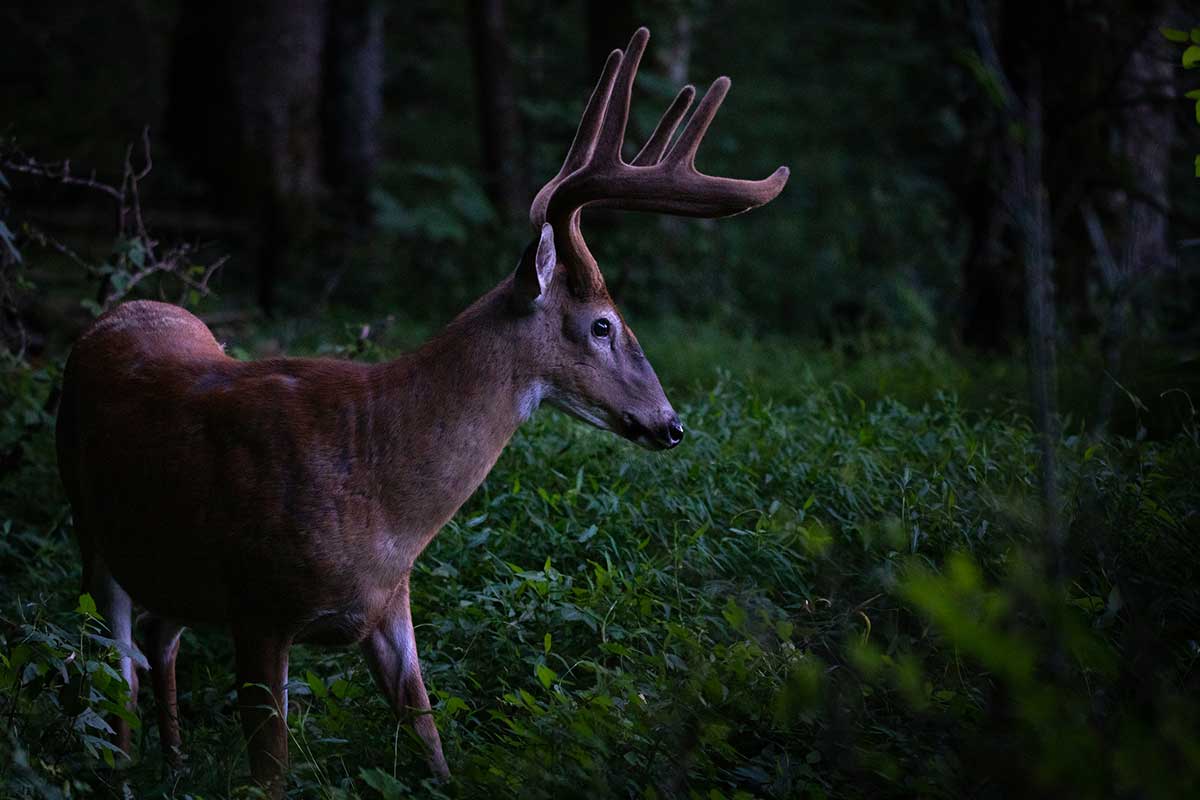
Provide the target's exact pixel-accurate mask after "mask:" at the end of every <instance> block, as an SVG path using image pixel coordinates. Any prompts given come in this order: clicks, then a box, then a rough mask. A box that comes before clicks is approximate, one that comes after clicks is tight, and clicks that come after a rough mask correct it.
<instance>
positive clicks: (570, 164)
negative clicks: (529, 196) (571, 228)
mask: <svg viewBox="0 0 1200 800" xmlns="http://www.w3.org/2000/svg"><path fill="white" fill-rule="evenodd" d="M622 60H623V57H622V53H621V51H620V50H613V51H612V52H611V53H609V54H608V60H607V61H605V62H604V69H603V70H602V71H601V73H600V80H599V81H597V82H596V88H595V89H593V90H592V94H591V97H589V98H588V103H587V106H586V107H585V108H584V110H583V116H582V117H581V118H580V120H579V128H578V129H576V131H575V138H574V139H573V140H572V141H571V149H570V150H568V151H567V157H566V158H565V159H564V160H563V164H562V167H560V168H559V170H558V174H557V175H555V176H554V177H553V178H551V179H550V180H549V181H547V183H546V185H545V186H543V187H542V188H541V190H539V191H538V193H537V195H536V196H535V197H534V198H533V205H531V206H530V208H529V220H530V222H532V223H533V225H534V227H535V228H540V227H541V226H542V225H543V224H544V223H545V222H546V211H547V208H548V206H549V205H550V200H551V198H552V197H553V196H554V191H555V189H557V188H558V185H559V184H560V183H562V182H563V180H564V179H565V178H566V177H567V176H568V175H570V174H571V173H572V172H574V171H576V170H577V169H579V168H580V167H582V166H583V165H584V164H586V163H587V162H588V161H589V160H590V159H591V157H592V153H593V151H594V150H595V147H596V137H597V136H598V135H599V132H600V126H601V124H602V123H603V122H604V118H605V116H606V115H605V111H606V110H607V109H608V101H609V97H610V96H611V95H612V90H613V80H614V78H615V77H616V75H617V70H618V69H619V68H620V66H621V62H622Z"/></svg>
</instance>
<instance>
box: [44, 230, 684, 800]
mask: <svg viewBox="0 0 1200 800" xmlns="http://www.w3.org/2000/svg"><path fill="white" fill-rule="evenodd" d="M549 241H552V237H547V242H549ZM550 247H551V249H550V253H549V256H550V257H551V258H552V257H553V250H552V246H550ZM549 263H550V264H553V263H554V262H553V261H550V262H549ZM521 269H522V270H525V271H526V272H527V271H529V270H531V269H533V266H532V265H530V264H523V265H522V268H521ZM562 273H563V270H562V268H561V266H560V267H559V268H558V269H557V270H556V274H558V275H560V276H561V275H562ZM533 285H534V286H539V284H538V282H537V280H536V279H535V280H534V281H533ZM565 285H566V281H565V279H564V278H561V277H559V278H558V279H557V280H552V282H551V285H550V286H549V287H547V288H546V290H545V291H541V292H540V294H539V295H538V296H536V297H534V298H532V299H530V298H523V297H516V296H515V295H514V288H513V279H512V278H510V279H506V280H505V281H504V282H502V283H501V284H500V286H498V287H497V288H496V289H495V290H493V291H492V292H490V293H489V294H487V295H485V296H484V297H483V298H481V299H480V300H479V301H478V302H477V303H475V304H474V305H473V306H472V307H471V308H469V309H468V310H467V311H465V312H464V313H463V314H462V315H460V316H459V317H458V318H457V319H455V320H454V321H453V322H452V323H451V324H450V325H449V326H447V328H446V329H445V330H444V331H443V332H442V333H441V334H439V335H438V336H437V337H435V338H434V339H432V340H431V341H429V342H428V343H427V344H425V345H424V346H423V347H422V348H420V349H419V350H417V351H416V352H414V353H411V354H409V355H405V356H402V357H401V358H398V359H396V360H394V361H391V362H388V363H385V364H378V365H364V364H357V363H352V362H347V361H337V360H328V359H289V358H276V359H269V360H264V361H252V362H240V361H237V360H234V359H232V358H230V357H228V356H227V355H225V353H224V352H223V350H222V348H221V346H220V345H219V344H218V343H217V341H216V339H214V338H213V335H212V333H211V332H210V331H209V330H208V328H207V327H205V325H204V324H203V323H202V322H201V321H200V320H198V319H197V318H196V317H194V316H193V315H191V314H190V313H188V312H187V311H184V310H183V309H180V308H177V307H175V306H170V305H166V304H163V303H155V302H133V303H128V304H125V305H122V306H120V307H118V308H117V309H115V310H114V311H112V312H110V313H109V314H107V315H105V316H104V317H102V318H101V319H99V320H97V321H96V323H95V324H94V325H93V326H92V327H91V328H90V329H89V330H87V331H86V332H85V333H84V334H83V335H82V336H81V337H80V339H79V341H78V343H77V344H76V346H75V348H74V350H73V352H72V353H71V356H70V358H69V360H68V362H67V368H66V373H65V376H64V384H63V399H62V405H61V409H60V413H59V421H58V450H59V464H60V471H61V474H62V477H63V482H64V484H65V486H66V489H67V494H68V497H69V498H70V501H71V505H72V508H73V510H74V516H75V527H76V531H77V535H78V539H79V544H80V549H81V551H82V554H83V558H84V563H85V573H86V577H85V584H87V585H85V590H89V591H93V592H96V593H99V594H105V593H106V592H107V594H106V595H105V596H109V595H112V597H110V601H109V602H108V604H107V605H105V604H102V607H101V610H102V611H103V612H104V613H105V614H106V616H109V615H112V616H118V617H119V616H120V615H122V614H125V615H127V614H128V609H127V608H126V607H125V606H123V605H121V603H120V602H119V601H120V599H121V597H122V593H127V595H128V596H130V597H132V599H133V601H135V602H137V603H138V604H139V605H142V606H144V607H145V608H146V609H147V610H148V611H149V613H150V615H151V617H150V620H149V623H148V625H147V630H148V631H149V632H150V634H151V635H150V636H148V637H147V644H148V647H147V651H148V652H147V657H148V658H149V660H150V662H151V666H152V668H154V669H155V670H157V671H162V672H170V673H173V670H174V654H175V650H176V649H177V647H178V630H179V627H178V626H179V625H180V624H197V623H204V624H216V625H221V626H226V627H228V628H230V629H231V630H232V632H233V635H234V639H235V644H236V645H237V649H238V672H239V674H238V681H239V684H243V683H266V684H267V685H268V686H272V687H278V688H276V689H274V690H273V694H274V697H273V698H272V700H273V701H274V703H275V704H276V705H279V704H282V702H283V701H282V699H281V697H282V694H281V692H282V686H283V684H285V683H286V651H287V648H288V646H289V645H290V644H291V643H292V642H300V641H313V642H321V643H331V644H352V643H358V642H361V643H363V647H364V652H365V653H366V654H367V656H368V660H369V662H370V663H371V666H372V670H373V671H374V672H375V673H376V675H377V677H379V679H380V683H381V686H383V688H384V690H385V691H386V692H388V694H389V696H390V697H391V698H392V700H393V702H394V704H395V705H396V706H397V710H398V711H401V712H403V711H406V710H408V709H410V708H412V707H416V708H417V710H418V711H427V710H428V707H429V706H428V697H427V695H426V693H425V689H424V686H423V684H421V682H420V676H419V667H418V666H417V664H416V658H415V646H414V644H413V642H412V636H411V618H409V616H408V594H407V583H408V575H409V573H410V571H411V569H412V565H413V562H414V560H415V559H416V558H417V556H418V555H419V554H420V553H421V551H422V550H423V549H424V548H425V546H426V545H427V544H428V543H429V541H430V539H432V538H433V536H434V535H435V534H436V533H437V532H438V530H439V529H440V528H441V527H442V526H443V525H444V524H445V523H446V521H447V520H449V519H450V517H451V516H452V515H453V514H454V513H455V512H456V511H457V510H458V508H459V506H461V505H462V504H463V502H465V501H466V500H467V498H468V497H469V496H470V495H471V493H472V492H474V490H475V489H476V488H477V487H478V486H479V484H480V483H481V482H482V481H483V479H484V478H485V477H486V475H487V474H488V472H489V471H490V470H491V468H492V466H493V464H495V462H496V459H497V458H498V457H499V455H500V452H501V451H502V450H503V448H504V446H505V445H506V444H507V443H508V441H509V439H510V438H511V437H512V435H513V433H514V432H515V431H516V429H517V427H518V426H519V425H520V424H521V422H523V421H524V418H525V417H526V416H527V415H528V413H530V412H531V411H532V410H533V408H534V407H535V406H536V400H537V398H539V397H541V396H545V397H546V398H547V399H548V400H550V401H551V402H558V403H560V404H561V405H563V407H565V408H566V409H567V410H569V411H573V412H575V413H581V414H586V415H591V416H593V417H594V418H595V419H593V421H598V422H599V423H600V424H603V425H605V426H607V427H610V428H612V429H614V430H617V431H619V432H621V433H624V434H626V435H629V436H631V437H642V438H643V439H645V438H646V437H647V434H648V432H652V431H654V430H656V429H659V428H661V427H662V426H663V424H664V421H665V420H667V419H668V418H673V413H672V412H671V410H670V406H669V404H668V403H667V401H666V398H665V397H664V396H663V394H662V389H661V387H660V386H659V384H658V380H657V378H655V377H654V372H653V370H652V369H650V367H649V364H648V362H646V360H645V357H644V356H643V355H642V353H641V350H640V348H639V347H638V345H637V341H636V338H635V337H634V336H633V333H632V331H631V330H629V329H628V327H627V326H626V325H625V324H624V320H622V319H621V318H620V315H619V314H617V313H616V311H615V309H613V308H612V305H611V301H610V300H608V299H607V298H605V299H603V300H601V301H597V300H594V299H593V300H589V301H587V302H583V301H579V300H577V299H575V298H574V297H573V296H572V295H571V294H570V293H569V292H568V291H566V290H565V289H564V288H563V287H565ZM530 308H532V310H529V309H530ZM598 316H605V317H606V319H610V320H611V321H612V325H613V331H614V333H613V336H612V337H611V338H612V341H611V342H608V341H603V342H600V344H599V345H597V343H596V342H595V341H593V340H592V339H590V338H589V336H590V332H589V331H590V326H591V324H592V322H593V321H594V320H595V318H596V317H598ZM531 397H533V399H530V398H531ZM651 439H653V437H651ZM644 443H646V444H649V445H654V444H656V443H657V442H656V441H653V440H652V441H645V442H644ZM105 576H111V579H109V578H106V577H105ZM105 580H108V581H109V583H104V581H105ZM109 584H115V585H111V586H110V585H109ZM113 597H115V598H116V599H113ZM114 630H115V628H114ZM406 631H407V633H406ZM127 671H128V670H127ZM414 675H415V678H414ZM130 677H132V676H130ZM154 678H155V680H154V686H155V689H156V693H160V694H161V695H162V696H160V697H159V698H158V700H159V705H160V719H166V720H167V725H166V726H165V727H164V730H163V746H164V748H165V749H167V751H168V755H173V754H174V753H175V751H176V749H177V748H178V745H179V736H178V726H177V724H176V722H175V710H174V708H175V707H174V696H173V695H174V691H173V689H174V676H173V674H171V675H155V676H154ZM244 693H246V692H244ZM262 703H263V700H262V698H261V697H259V698H255V697H253V696H252V693H249V695H248V696H247V697H246V698H244V700H243V706H244V709H243V714H244V716H245V717H246V718H247V719H248V721H247V723H246V724H247V733H248V735H249V736H250V737H251V743H252V747H251V751H252V753H251V756H252V764H253V766H254V772H255V777H256V778H258V779H260V780H262V781H264V782H269V781H271V780H272V779H273V778H274V777H276V776H277V773H278V764H279V763H281V762H283V761H285V760H286V732H285V731H284V730H283V729H282V727H281V726H280V725H279V724H278V723H273V722H272V720H271V719H270V718H263V717H262V715H261V714H258V713H256V712H254V711H253V710H251V707H253V706H261V705H262ZM164 710H165V713H166V715H167V716H166V717H165V718H164V717H163V713H164ZM268 716H269V715H268ZM418 725H419V728H423V729H424V730H423V731H422V735H423V738H425V739H426V742H427V744H428V745H429V747H430V754H431V760H432V761H433V765H434V769H435V770H436V771H438V772H439V773H442V772H444V771H445V762H444V760H443V759H442V756H441V752H440V743H438V742H437V732H436V729H434V728H433V726H432V721H431V720H430V718H429V717H428V715H427V714H426V715H425V716H424V717H423V718H421V719H419V720H418ZM264 726H265V728H266V733H264V732H263V730H264ZM252 728H253V729H252ZM124 743H127V735H126V736H125V737H124Z"/></svg>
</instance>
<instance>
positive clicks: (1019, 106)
mask: <svg viewBox="0 0 1200 800" xmlns="http://www.w3.org/2000/svg"><path fill="white" fill-rule="evenodd" d="M1006 10H1009V11H1013V12H1016V11H1018V10H1017V9H1006ZM1019 12H1020V13H1021V14H1022V16H1024V17H1026V19H1028V20H1029V21H1030V22H1032V23H1033V24H1034V25H1035V27H1034V30H1035V31H1039V30H1040V31H1049V30H1051V28H1050V26H1048V25H1046V18H1045V17H1044V16H1042V15H1043V14H1044V13H1045V10H1044V7H1036V8H1033V7H1027V8H1023V9H1019ZM969 13H970V21H971V25H972V28H973V31H974V34H975V39H976V44H977V47H978V49H979V53H980V57H981V59H982V61H983V63H984V65H986V67H987V68H988V69H989V70H990V72H991V73H992V75H993V77H994V79H995V81H996V83H997V85H998V89H997V91H998V92H999V94H1000V96H1001V103H1002V111H1003V119H1004V123H1005V125H1004V127H1005V139H1004V164H1005V168H1006V172H1007V179H1006V182H1005V189H1004V193H1003V197H1004V206H1005V210H1006V211H1007V214H1008V217H1009V220H1010V222H1011V224H1012V226H1013V229H1014V232H1015V234H1016V236H1017V238H1018V240H1019V241H1020V244H1021V258H1022V260H1023V261H1024V265H1025V316H1026V320H1027V323H1028V346H1029V381H1030V395H1031V400H1032V401H1033V421H1034V426H1035V427H1036V429H1037V433H1038V451H1039V456H1040V466H1041V469H1040V472H1041V506H1042V509H1041V510H1042V531H1043V533H1044V535H1045V537H1046V544H1047V550H1048V552H1049V560H1050V563H1051V565H1052V567H1051V569H1052V574H1053V575H1054V576H1055V577H1056V578H1061V576H1062V568H1063V544H1064V535H1065V531H1064V530H1063V527H1062V522H1061V519H1060V508H1059V504H1060V497H1059V488H1058V441H1059V430H1058V391H1057V386H1058V358H1057V347H1056V337H1057V335H1058V315H1057V309H1056V307H1055V299H1054V295H1055V292H1054V257H1053V231H1052V229H1051V225H1052V220H1051V216H1050V206H1049V198H1048V197H1047V192H1046V184H1045V180H1044V171H1045V162H1044V142H1045V120H1044V110H1043V105H1044V95H1043V91H1044V85H1043V80H1044V63H1043V60H1042V53H1043V46H1044V42H1043V40H1042V37H1041V36H1034V37H1031V38H1030V39H1024V40H1022V41H1020V42H1017V43H1015V48H1014V49H1015V50H1016V53H1015V54H1014V55H1013V56H1011V57H1010V63H1014V64H1015V65H1016V66H1015V67H1014V68H1011V69H1007V68H1006V65H1005V63H1004V62H1003V61H1002V60H1001V58H1000V55H999V53H998V51H997V49H996V46H995V43H994V41H993V38H992V34H991V23H990V22H989V20H988V16H987V12H986V11H985V10H984V7H983V3H982V2H981V0H971V2H970V3H969Z"/></svg>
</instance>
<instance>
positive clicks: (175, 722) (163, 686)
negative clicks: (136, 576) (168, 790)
mask: <svg viewBox="0 0 1200 800" xmlns="http://www.w3.org/2000/svg"><path fill="white" fill-rule="evenodd" d="M138 630H139V631H140V633H141V639H142V642H143V645H144V646H143V647H142V652H143V653H145V654H146V660H147V661H148V662H149V664H150V685H151V686H152V687H153V688H154V705H155V707H156V709H157V711H158V740H159V744H160V745H161V746H162V752H163V758H164V759H165V760H166V762H167V766H169V767H170V768H171V769H178V768H179V767H180V766H182V764H183V750H182V749H181V746H182V744H183V742H182V740H181V739H180V736H179V703H178V701H177V699H176V694H175V657H176V656H177V655H178V654H179V636H180V634H182V633H183V626H182V625H180V624H179V623H177V622H173V621H171V620H169V619H165V618H163V617H159V616H155V615H154V614H149V613H147V614H143V615H141V616H140V617H138Z"/></svg>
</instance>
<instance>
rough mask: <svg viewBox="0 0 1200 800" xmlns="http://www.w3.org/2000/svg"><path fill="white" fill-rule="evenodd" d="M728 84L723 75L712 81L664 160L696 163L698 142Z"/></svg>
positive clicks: (702, 138)
mask: <svg viewBox="0 0 1200 800" xmlns="http://www.w3.org/2000/svg"><path fill="white" fill-rule="evenodd" d="M729 85H730V81H729V78H726V77H725V76H724V75H722V76H721V77H720V78H717V79H716V80H715V81H713V82H712V86H709V87H708V91H707V92H705V93H704V97H703V98H702V99H701V100H700V105H698V106H696V113H694V114H692V118H691V119H689V120H688V124H687V126H686V127H684V129H683V133H681V134H679V141H677V142H675V146H674V147H672V148H671V151H670V152H669V153H667V155H666V158H664V159H663V161H664V162H670V163H672V164H674V165H676V166H677V167H691V166H692V165H694V164H695V163H696V151H697V150H699V149H700V142H701V141H703V140H704V134H706V133H708V126H709V125H711V124H712V121H713V118H714V117H716V116H717V110H718V109H719V108H720V107H721V103H722V102H724V100H725V95H727V94H729Z"/></svg>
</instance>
